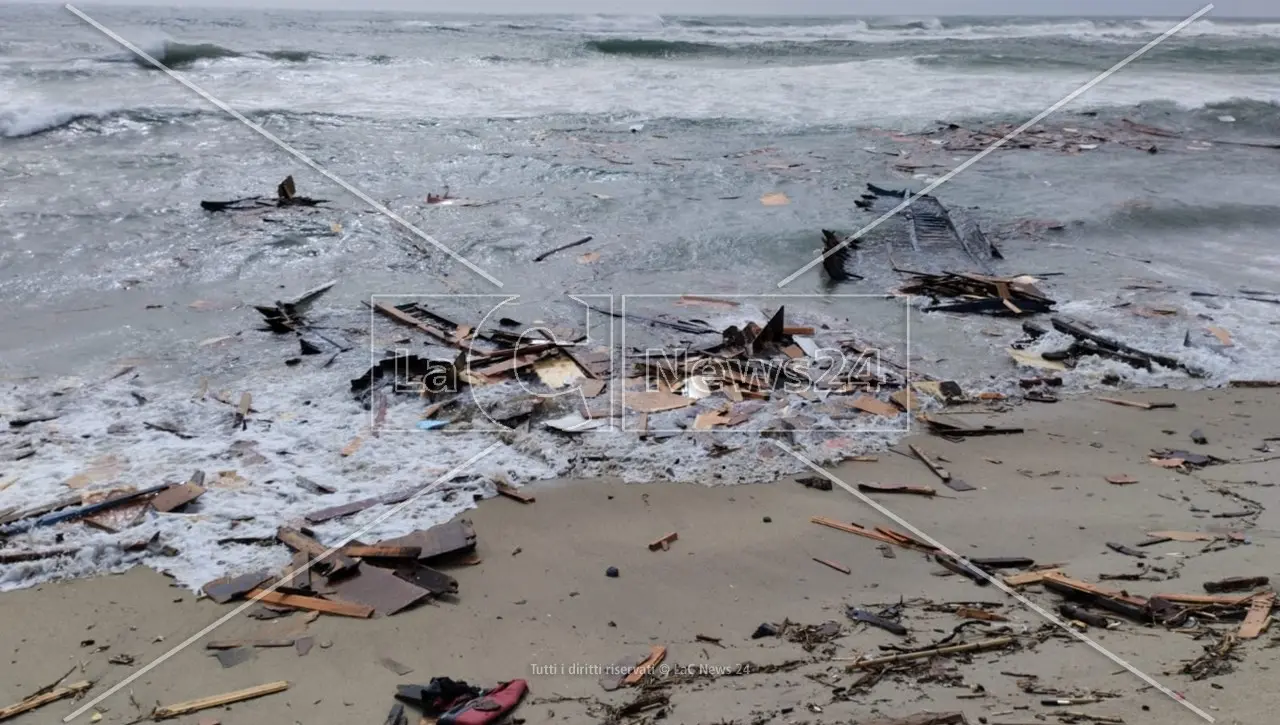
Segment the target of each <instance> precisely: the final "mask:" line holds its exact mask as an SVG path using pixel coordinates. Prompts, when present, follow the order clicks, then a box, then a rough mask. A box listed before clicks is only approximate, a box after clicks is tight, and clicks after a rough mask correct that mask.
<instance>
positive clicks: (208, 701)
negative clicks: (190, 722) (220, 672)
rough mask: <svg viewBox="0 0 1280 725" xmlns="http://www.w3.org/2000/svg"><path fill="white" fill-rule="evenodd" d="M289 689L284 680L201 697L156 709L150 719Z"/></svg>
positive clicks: (204, 708) (161, 718)
mask: <svg viewBox="0 0 1280 725" xmlns="http://www.w3.org/2000/svg"><path fill="white" fill-rule="evenodd" d="M287 689H289V683H288V682H287V681H285V680H280V681H279V682H268V683H267V684H265V685H257V686H255V687H246V688H245V689H243V690H236V691H235V692H227V693H224V694H221V695H213V696H210V697H202V698H200V699H199V700H188V701H187V702H180V703H178V704H176V705H169V706H167V707H157V708H156V709H155V711H154V712H152V713H151V717H152V718H154V719H156V720H165V719H168V718H171V717H179V716H182V715H186V714H188V713H192V712H198V711H200V710H208V709H209V708H211V707H222V706H223V705H230V704H232V703H236V702H244V701H245V700H252V699H253V698H255V697H262V696H264V695H274V694H275V693H277V692H284V691H285V690H287Z"/></svg>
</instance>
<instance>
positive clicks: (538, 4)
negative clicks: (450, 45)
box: [0, 0, 1280, 17]
mask: <svg viewBox="0 0 1280 725" xmlns="http://www.w3.org/2000/svg"><path fill="white" fill-rule="evenodd" d="M24 1H26V0H24ZM35 1H36V2H58V3H62V2H63V0H35ZM12 2H14V0H0V4H9V3H12ZM1206 2H1207V0H1189V1H1188V0H468V1H467V2H463V3H459V2H457V0H358V1H357V2H353V1H352V0H154V1H148V0H86V1H85V2H83V5H84V7H86V8H87V7H91V6H93V5H104V4H110V5H167V6H181V7H295V8H325V9H342V10H375V9H377V10H412V11H420V12H434V13H441V12H455V13H456V12H470V13H627V14H647V13H667V14H677V13H679V14H686V15H697V14H727V15H734V14H746V13H780V14H792V15H804V14H853V15H984V14H991V15H1146V16H1175V15H1182V16H1186V15H1190V14H1191V13H1193V12H1195V11H1196V10H1198V9H1199V8H1201V7H1203V6H1204V5H1205V4H1206ZM1213 16H1219V17H1229V16H1237V17H1239V16H1245V17H1277V16H1280V0H1217V2H1215V3H1214V9H1213V10H1212V11H1211V12H1210V15H1209V16H1208V17H1213Z"/></svg>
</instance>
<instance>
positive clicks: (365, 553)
mask: <svg viewBox="0 0 1280 725" xmlns="http://www.w3.org/2000/svg"><path fill="white" fill-rule="evenodd" d="M340 551H341V553H342V554H343V555H344V556H350V557H352V558H355V559H361V558H365V557H369V558H374V559H417V558H418V555H420V554H421V553H422V547H421V546H366V545H364V544H348V545H346V546H344V547H342V549H340Z"/></svg>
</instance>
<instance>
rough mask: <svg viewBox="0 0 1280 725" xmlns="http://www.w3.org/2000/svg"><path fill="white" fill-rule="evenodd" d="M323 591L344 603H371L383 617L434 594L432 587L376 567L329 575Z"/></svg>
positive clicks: (360, 604)
mask: <svg viewBox="0 0 1280 725" xmlns="http://www.w3.org/2000/svg"><path fill="white" fill-rule="evenodd" d="M322 591H326V592H327V591H332V592H333V595H332V596H333V598H334V599H335V600H338V601H341V602H342V603H344V604H350V605H359V606H368V607H369V608H371V609H372V610H373V611H374V612H375V613H376V614H379V615H381V616H384V617H385V616H391V615H392V614H395V613H396V612H399V611H401V610H404V609H407V608H408V607H411V606H413V605H414V604H417V603H418V602H420V601H422V600H423V599H426V598H427V597H428V596H430V595H431V592H430V591H429V590H427V589H424V588H423V587H420V586H418V585H417V584H414V583H412V582H410V581H407V580H406V579H404V578H402V577H398V576H396V575H395V574H394V573H392V572H391V571H388V570H387V569H382V568H380V567H376V566H366V567H361V570H360V571H359V572H357V573H355V574H353V575H351V576H343V577H342V578H340V579H334V578H333V577H332V576H330V577H328V578H327V580H326V587H325V588H324V589H322ZM326 596H329V595H328V594H326Z"/></svg>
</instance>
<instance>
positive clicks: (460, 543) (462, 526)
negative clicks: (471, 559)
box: [377, 519, 476, 561]
mask: <svg viewBox="0 0 1280 725" xmlns="http://www.w3.org/2000/svg"><path fill="white" fill-rule="evenodd" d="M377 543H378V545H382V546H416V547H418V548H419V549H421V550H422V553H421V554H420V555H419V556H418V559H419V561H430V560H432V559H436V558H440V557H446V556H458V555H461V554H467V553H470V552H472V551H475V548H476V532H475V529H474V528H473V527H472V526H471V522H470V521H468V520H466V519H456V520H454V521H449V522H447V523H443V524H439V525H438V526H432V527H431V528H429V529H427V530H425V531H415V532H413V533H411V534H406V535H404V536H398V537H396V538H394V539H386V540H383V541H379V542H377Z"/></svg>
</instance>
